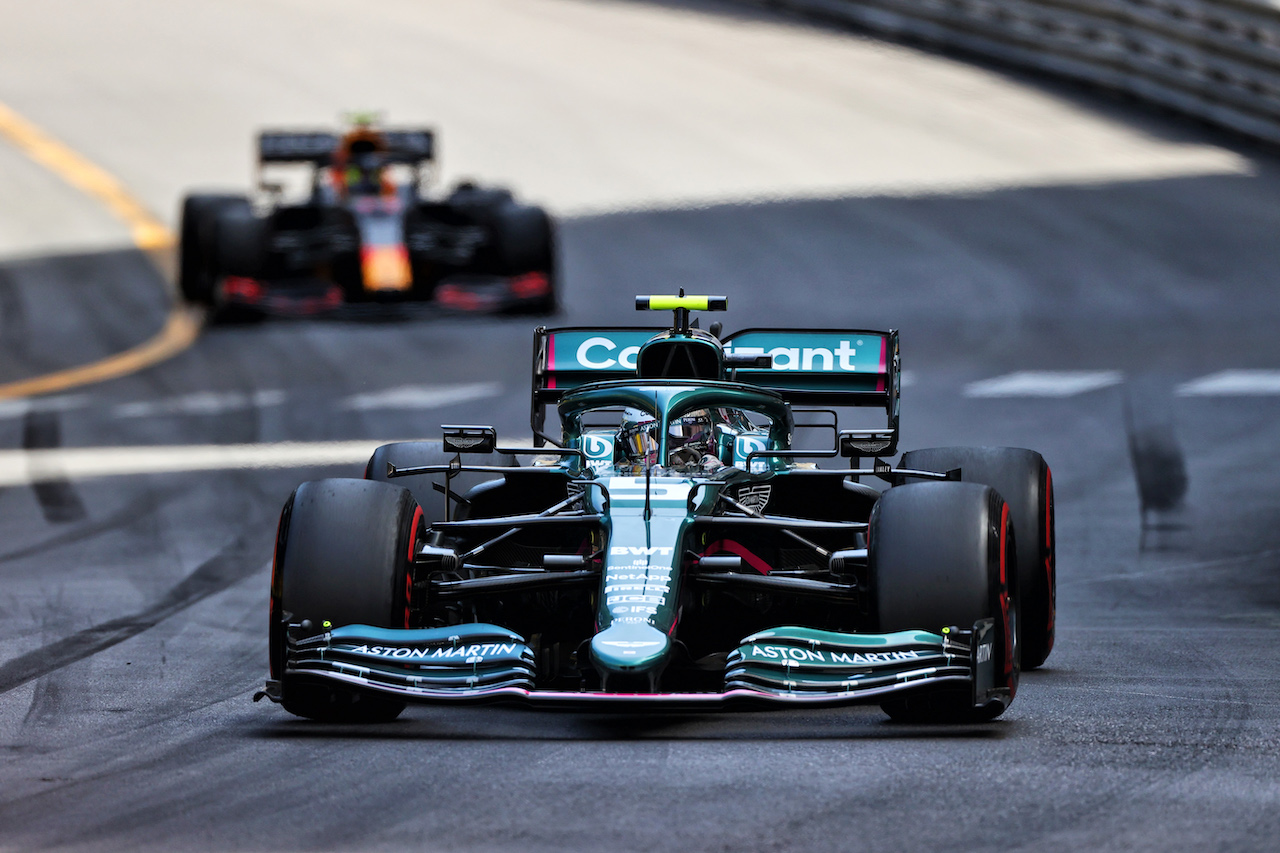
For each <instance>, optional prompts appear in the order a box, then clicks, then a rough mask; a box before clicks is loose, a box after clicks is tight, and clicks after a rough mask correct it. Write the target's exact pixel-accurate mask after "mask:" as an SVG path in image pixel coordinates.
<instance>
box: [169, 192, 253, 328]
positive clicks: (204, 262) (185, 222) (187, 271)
mask: <svg viewBox="0 0 1280 853" xmlns="http://www.w3.org/2000/svg"><path fill="white" fill-rule="evenodd" d="M226 213H231V214H251V213H252V211H251V209H250V207H249V200H248V199H247V198H245V197H244V196H240V195H225V194H211V193H197V194H192V195H188V196H186V197H185V198H183V200H182V212H181V223H180V225H179V228H178V230H179V235H178V290H179V291H181V293H182V298H183V299H185V300H186V301H187V302H188V303H190V304H192V305H204V306H212V305H213V303H214V300H215V298H216V296H217V285H218V281H219V279H220V278H221V277H222V274H221V271H220V270H219V268H218V262H217V247H216V239H217V238H216V228H217V221H218V219H219V217H221V216H222V215H224V214H226Z"/></svg>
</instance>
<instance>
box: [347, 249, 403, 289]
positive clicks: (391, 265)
mask: <svg viewBox="0 0 1280 853" xmlns="http://www.w3.org/2000/svg"><path fill="white" fill-rule="evenodd" d="M360 265H361V267H363V269H364V289H365V290H375V291H376V290H408V289H409V288H410V287H411V286H412V285H413V270H412V268H411V267H410V266H409V250H408V249H407V248H405V247H404V246H365V247H364V248H363V249H362V250H361V251H360Z"/></svg>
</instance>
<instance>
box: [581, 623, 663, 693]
mask: <svg viewBox="0 0 1280 853" xmlns="http://www.w3.org/2000/svg"><path fill="white" fill-rule="evenodd" d="M670 652H671V638H670V637H668V636H667V635H666V634H664V633H662V632H661V631H659V630H658V629H657V628H655V627H653V626H652V625H649V624H647V623H644V622H622V623H615V624H613V625H610V626H609V627H608V628H605V629H604V630H603V631H601V632H600V633H599V634H596V635H595V636H594V637H592V638H591V661H592V663H594V664H595V666H596V669H597V670H598V671H599V672H600V673H601V674H602V675H604V676H606V680H607V676H609V675H643V674H647V673H651V672H655V671H657V670H660V669H661V668H662V667H663V665H665V664H666V662H667V655H668V654H670Z"/></svg>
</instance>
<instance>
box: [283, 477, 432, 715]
mask: <svg viewBox="0 0 1280 853" xmlns="http://www.w3.org/2000/svg"><path fill="white" fill-rule="evenodd" d="M420 525H421V513H420V511H419V509H418V504H417V502H416V501H415V500H414V499H413V496H412V495H411V494H410V493H409V491H408V490H407V489H404V488H401V487H399V486H393V485H390V484H388V483H379V482H373V481H370V480H348V479H332V480H315V481H311V482H307V483H303V484H302V485H300V486H298V488H297V489H295V490H294V492H293V494H292V495H291V496H290V498H289V500H288V502H287V503H285V506H284V510H283V511H282V512H281V515H280V528H279V533H278V534H277V537H276V551H275V560H274V563H273V566H272V572H271V624H270V632H269V653H270V658H271V674H272V677H273V678H276V679H279V680H280V682H281V697H282V702H281V704H283V705H284V708H285V710H287V711H289V712H290V713H292V714H296V715H297V716H300V717H309V718H311V719H314V720H320V721H324V722H344V723H374V722H386V721H389V720H393V719H395V718H396V717H397V716H398V715H399V714H400V712H401V711H403V710H404V706H405V703H404V702H403V701H401V700H399V699H395V698H391V697H386V696H381V695H378V694H374V693H364V692H361V691H358V690H353V689H347V688H344V687H341V686H334V685H331V684H329V683H326V682H323V681H319V680H312V679H307V678H306V677H303V676H298V675H289V674H287V673H285V671H284V669H285V654H286V631H287V626H288V625H289V624H290V623H292V624H295V625H297V624H302V625H303V626H304V627H303V628H302V629H301V631H302V633H303V634H308V635H309V634H318V633H321V632H323V631H324V630H327V629H328V628H329V627H334V628H336V627H341V626H343V625H355V624H359V625H371V626H374V627H379V628H404V627H408V624H409V599H408V593H409V588H410V584H411V583H412V576H411V573H410V559H409V554H410V552H411V550H412V548H413V546H414V544H415V542H416V539H417V535H418V530H419V528H420Z"/></svg>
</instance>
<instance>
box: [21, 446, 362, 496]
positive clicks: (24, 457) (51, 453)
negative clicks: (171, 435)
mask: <svg viewBox="0 0 1280 853" xmlns="http://www.w3.org/2000/svg"><path fill="white" fill-rule="evenodd" d="M386 443H387V442H385V441H372V440H365V441H317V442H282V443H279V444H203V445H186V446H173V445H170V446H161V447H63V448H57V449H51V450H2V451H0V487H3V486H25V485H29V484H31V483H39V482H47V481H49V480H87V479H92V478H95V477H116V476H124V475H136V474H168V473H175V472H183V471H225V470H235V469H257V468H306V467H312V466H320V465H356V464H359V465H363V464H364V463H365V462H366V461H367V460H368V459H369V456H370V455H372V453H373V451H374V450H375V449H376V448H377V447H378V446H379V445H382V444H386ZM351 473H352V476H359V472H356V471H353V472H351Z"/></svg>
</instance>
